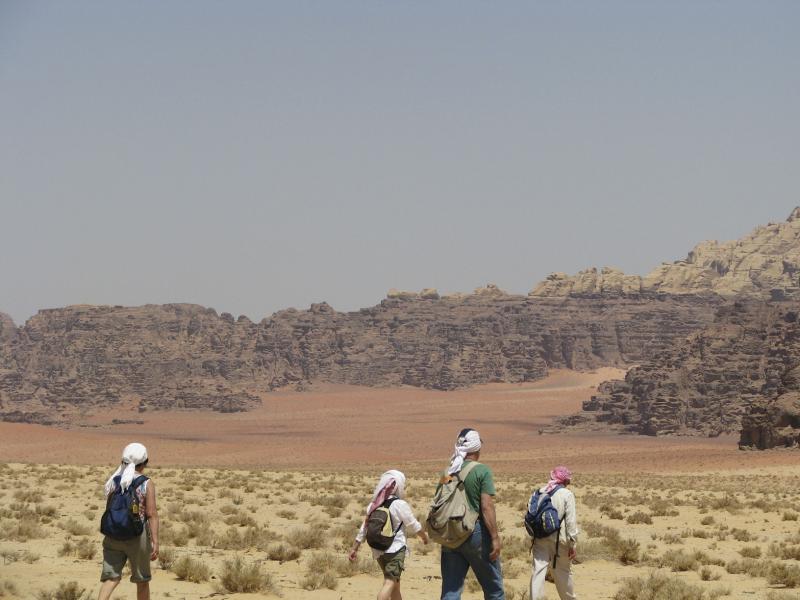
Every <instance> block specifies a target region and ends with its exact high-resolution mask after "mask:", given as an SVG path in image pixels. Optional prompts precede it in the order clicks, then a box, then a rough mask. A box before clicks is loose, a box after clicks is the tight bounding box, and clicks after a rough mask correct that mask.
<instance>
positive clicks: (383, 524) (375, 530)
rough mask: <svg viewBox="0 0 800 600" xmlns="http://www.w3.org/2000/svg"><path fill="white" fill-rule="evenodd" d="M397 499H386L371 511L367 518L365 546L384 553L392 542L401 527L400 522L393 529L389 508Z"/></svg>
mask: <svg viewBox="0 0 800 600" xmlns="http://www.w3.org/2000/svg"><path fill="white" fill-rule="evenodd" d="M395 500H397V498H387V499H386V500H384V501H383V504H381V505H380V506H379V507H378V508H376V509H375V510H373V511H372V512H371V513H370V515H369V517H367V544H369V547H370V548H374V549H375V550H383V551H386V550H388V549H389V546H391V545H392V542H394V536H395V535H397V532H398V531H400V528H401V527H402V526H403V523H402V522H401V523H400V525H398V526H397V529H394V528H393V525H392V515H391V514H390V513H389V507H390V506H391V505H392V502H394V501H395Z"/></svg>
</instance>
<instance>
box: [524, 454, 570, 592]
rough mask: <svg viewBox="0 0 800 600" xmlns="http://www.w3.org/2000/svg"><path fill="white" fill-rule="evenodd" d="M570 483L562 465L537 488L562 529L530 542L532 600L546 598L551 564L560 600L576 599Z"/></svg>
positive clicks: (565, 468)
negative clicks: (531, 551)
mask: <svg viewBox="0 0 800 600" xmlns="http://www.w3.org/2000/svg"><path fill="white" fill-rule="evenodd" d="M571 482H572V472H571V471H570V470H569V469H568V468H567V467H564V466H559V467H556V468H554V469H553V470H552V471H550V480H549V481H548V482H547V484H546V485H544V486H542V487H541V488H539V492H540V493H542V494H548V495H549V496H550V502H551V503H552V504H553V507H554V508H555V509H556V510H557V511H558V517H559V520H560V521H561V527H560V528H559V530H558V532H557V533H554V534H552V535H550V536H548V537H546V538H534V540H533V572H532V574H531V600H539V599H541V598H544V597H545V594H544V587H545V585H544V582H545V576H546V575H547V567H548V566H550V565H552V566H553V569H552V572H553V581H554V582H555V584H556V590H557V591H558V596H559V598H561V600H574V599H575V598H577V596H576V595H575V591H574V586H573V582H572V561H573V560H574V559H575V557H576V547H577V543H578V519H577V517H576V515H575V496H574V494H573V493H572V492H571V491H570V490H569V489H567V488H568V486H569V484H570V483H571Z"/></svg>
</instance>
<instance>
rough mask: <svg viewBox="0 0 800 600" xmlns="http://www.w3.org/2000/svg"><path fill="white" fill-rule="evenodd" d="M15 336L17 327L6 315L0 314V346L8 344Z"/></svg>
mask: <svg viewBox="0 0 800 600" xmlns="http://www.w3.org/2000/svg"><path fill="white" fill-rule="evenodd" d="M16 335H17V326H16V325H14V321H12V320H11V317H9V316H8V315H7V314H6V313H2V312H0V344H4V343H8V342H10V341H11V339H12V338H14V337H15V336H16Z"/></svg>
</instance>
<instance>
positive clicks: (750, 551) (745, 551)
mask: <svg viewBox="0 0 800 600" xmlns="http://www.w3.org/2000/svg"><path fill="white" fill-rule="evenodd" d="M739 554H741V555H742V558H761V548H759V547H758V546H744V547H742V548H739Z"/></svg>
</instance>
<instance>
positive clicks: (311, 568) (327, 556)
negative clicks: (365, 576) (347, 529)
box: [306, 552, 377, 577]
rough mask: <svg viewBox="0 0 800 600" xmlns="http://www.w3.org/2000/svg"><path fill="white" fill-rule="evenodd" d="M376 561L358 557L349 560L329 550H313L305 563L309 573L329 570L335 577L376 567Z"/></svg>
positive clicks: (371, 569)
mask: <svg viewBox="0 0 800 600" xmlns="http://www.w3.org/2000/svg"><path fill="white" fill-rule="evenodd" d="M376 565H377V563H376V562H375V561H374V560H372V559H369V558H364V557H359V558H358V559H357V560H354V561H350V560H348V559H347V558H346V557H344V556H341V555H339V554H332V553H330V552H314V553H313V554H312V555H311V556H310V557H309V559H308V561H307V563H306V569H307V570H308V572H309V573H312V572H323V571H330V572H331V573H334V574H335V575H336V576H337V577H352V576H354V575H358V574H360V573H369V572H371V571H374V570H376V569H377V566H376Z"/></svg>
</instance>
